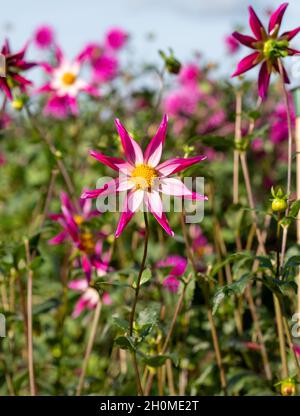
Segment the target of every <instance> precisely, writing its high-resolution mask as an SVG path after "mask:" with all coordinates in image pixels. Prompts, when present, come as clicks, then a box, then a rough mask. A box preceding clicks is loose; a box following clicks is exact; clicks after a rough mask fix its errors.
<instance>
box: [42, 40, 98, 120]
mask: <svg viewBox="0 0 300 416" xmlns="http://www.w3.org/2000/svg"><path fill="white" fill-rule="evenodd" d="M55 52H56V53H55V55H56V60H57V63H56V65H55V66H52V65H50V64H48V63H46V62H43V63H41V64H40V65H41V66H42V68H43V69H44V70H45V71H46V72H47V73H48V74H49V75H50V77H51V79H50V81H49V82H47V83H46V84H45V85H43V86H42V87H40V88H39V89H38V92H39V93H49V94H50V96H49V99H48V101H47V104H46V106H45V109H44V111H45V113H46V114H51V115H53V116H54V117H60V118H63V117H65V116H66V115H68V114H69V113H71V114H73V115H77V114H78V102H77V99H78V96H79V94H80V93H82V92H83V93H86V94H89V95H91V96H95V97H98V96H99V92H98V89H97V88H95V87H94V86H93V85H92V84H90V83H88V82H87V81H85V80H84V79H83V78H81V76H80V70H81V54H80V56H78V57H77V58H76V59H75V60H74V61H73V62H70V61H68V60H67V59H65V57H64V56H63V54H62V51H61V50H60V48H59V47H58V46H56V47H55Z"/></svg>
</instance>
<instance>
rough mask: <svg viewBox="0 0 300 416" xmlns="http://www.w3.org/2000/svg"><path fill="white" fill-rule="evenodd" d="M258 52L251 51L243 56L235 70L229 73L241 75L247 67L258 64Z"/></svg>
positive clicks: (234, 75)
mask: <svg viewBox="0 0 300 416" xmlns="http://www.w3.org/2000/svg"><path fill="white" fill-rule="evenodd" d="M259 55H260V54H259V52H254V53H251V54H250V55H247V56H246V57H245V58H243V59H242V60H241V61H240V62H239V63H238V66H237V68H236V70H235V72H234V73H233V74H232V75H231V77H236V76H237V75H241V74H243V73H244V72H246V71H249V69H251V68H253V67H254V66H255V65H257V64H258V59H259Z"/></svg>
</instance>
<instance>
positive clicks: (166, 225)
mask: <svg viewBox="0 0 300 416" xmlns="http://www.w3.org/2000/svg"><path fill="white" fill-rule="evenodd" d="M145 199H146V198H145ZM146 204H147V207H148V209H149V211H150V212H151V214H152V215H153V216H154V218H155V219H156V221H157V222H158V223H159V224H160V225H161V226H162V228H163V229H164V230H165V231H166V233H168V234H169V235H170V236H171V237H174V232H173V231H172V230H171V228H170V226H169V223H168V220H167V217H166V215H165V213H164V212H162V215H161V217H159V216H158V215H157V214H156V212H155V211H152V210H151V205H150V203H149V200H148V199H146Z"/></svg>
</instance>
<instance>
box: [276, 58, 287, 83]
mask: <svg viewBox="0 0 300 416" xmlns="http://www.w3.org/2000/svg"><path fill="white" fill-rule="evenodd" d="M273 65H274V68H275V69H276V71H277V72H278V73H279V74H280V71H279V66H278V63H277V62H274V64H273ZM282 71H283V78H284V82H285V83H286V84H289V83H290V79H289V77H288V74H287V72H286V69H285V67H284V66H283V65H282Z"/></svg>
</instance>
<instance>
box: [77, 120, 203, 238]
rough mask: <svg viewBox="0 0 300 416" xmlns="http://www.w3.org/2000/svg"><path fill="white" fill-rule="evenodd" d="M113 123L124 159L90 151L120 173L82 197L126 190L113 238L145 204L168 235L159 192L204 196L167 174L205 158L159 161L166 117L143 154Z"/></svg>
mask: <svg viewBox="0 0 300 416" xmlns="http://www.w3.org/2000/svg"><path fill="white" fill-rule="evenodd" d="M115 124H116V127H117V130H118V133H119V136H120V138H121V142H122V146H123V149H124V153H125V157H126V160H123V159H119V158H116V157H109V156H105V155H103V154H102V153H98V152H95V151H91V152H90V154H91V156H93V157H94V158H95V159H97V160H98V161H99V162H101V163H103V164H105V165H107V166H109V167H110V168H112V169H114V170H116V171H118V172H119V173H122V174H123V176H120V177H119V178H117V179H113V180H112V181H110V182H108V183H107V184H105V185H104V186H103V187H102V188H100V189H95V190H91V191H85V192H84V193H83V194H82V195H81V198H84V199H86V198H97V197H98V196H101V197H102V196H107V195H111V194H116V193H118V192H121V191H129V192H128V194H127V195H126V198H125V203H124V207H123V212H122V214H121V217H120V220H119V224H118V226H117V230H116V233H115V235H116V237H119V235H120V234H121V233H122V231H123V229H124V228H125V226H126V225H127V224H128V222H129V221H130V220H131V218H132V217H133V215H134V213H135V212H136V211H137V210H138V209H139V208H140V207H142V206H143V205H144V204H145V206H146V208H147V210H149V211H150V212H151V213H152V214H153V216H154V217H155V218H156V220H157V221H158V223H159V224H160V225H161V226H162V227H163V229H164V230H165V231H166V232H167V233H168V234H169V235H171V236H173V235H174V233H173V231H172V230H171V228H170V226H169V223H168V220H167V217H166V215H165V214H164V212H163V205H162V200H161V197H160V194H161V193H162V194H167V195H173V196H177V197H182V198H186V199H190V200H205V199H207V198H206V197H205V196H203V195H199V194H197V193H196V192H192V191H190V190H189V189H188V188H187V187H186V186H185V185H184V184H183V182H182V181H181V180H180V179H178V178H170V177H169V176H170V175H173V174H175V173H178V172H180V171H182V170H184V169H186V168H187V167H189V166H192V165H194V164H195V163H198V162H200V161H201V160H203V159H205V156H195V157H192V158H188V159H185V158H174V159H170V160H167V161H165V162H163V163H160V159H161V155H162V149H163V144H164V141H165V138H166V133H167V125H168V120H167V116H166V115H165V116H164V117H163V120H162V122H161V124H160V126H159V128H158V130H157V132H156V134H155V136H154V137H153V139H152V140H151V141H150V143H149V144H148V146H147V148H146V151H145V153H144V154H143V152H142V149H141V148H140V145H139V144H138V143H137V142H136V141H135V140H134V139H133V138H132V137H131V136H130V135H129V134H128V132H127V131H126V129H125V127H124V126H123V125H122V124H121V122H120V121H119V120H118V119H116V120H115Z"/></svg>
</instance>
